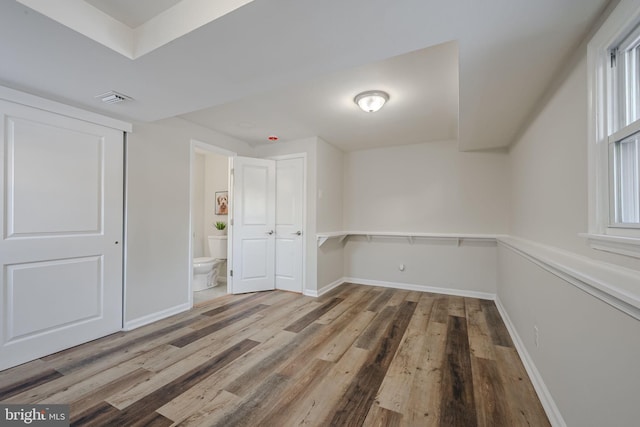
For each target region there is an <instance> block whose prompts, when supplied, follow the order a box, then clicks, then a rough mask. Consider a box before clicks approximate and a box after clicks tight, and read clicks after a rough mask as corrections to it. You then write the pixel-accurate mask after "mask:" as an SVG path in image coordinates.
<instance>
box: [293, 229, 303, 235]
mask: <svg viewBox="0 0 640 427" xmlns="http://www.w3.org/2000/svg"><path fill="white" fill-rule="evenodd" d="M291 234H295V235H296V236H302V231H300V230H298V231H296V232H295V233H291Z"/></svg>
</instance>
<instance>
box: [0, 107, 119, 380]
mask: <svg viewBox="0 0 640 427" xmlns="http://www.w3.org/2000/svg"><path fill="white" fill-rule="evenodd" d="M0 116H1V117H0V145H1V146H0V208H1V209H0V224H1V225H2V230H1V235H2V238H1V239H0V269H1V274H0V307H1V310H0V370H2V369H5V368H8V367H11V366H15V365H17V364H20V363H23V362H26V361H29V360H32V359H35V358H38V357H41V356H44V355H46V354H50V353H53V352H56V351H59V350H62V349H65V348H68V347H72V346H74V345H77V344H80V343H83V342H87V341H90V340H93V339H95V338H98V337H101V336H104V335H107V334H109V333H112V332H115V331H118V330H120V329H121V328H122V218H123V214H122V191H123V189H122V183H123V173H122V172H123V170H122V168H123V161H122V159H123V134H122V132H121V131H117V130H114V129H109V128H106V127H102V126H99V125H94V124H90V123H87V122H84V121H81V120H76V119H71V118H68V117H64V116H60V115H56V114H53V113H50V112H46V111H43V110H39V109H35V108H30V107H26V106H22V105H18V104H13V103H9V102H5V101H0Z"/></svg>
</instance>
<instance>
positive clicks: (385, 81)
mask: <svg viewBox="0 0 640 427" xmlns="http://www.w3.org/2000/svg"><path fill="white" fill-rule="evenodd" d="M371 89H378V90H383V91H385V92H387V93H388V94H389V95H390V99H389V101H388V102H387V104H386V105H385V106H384V107H383V108H382V110H380V111H379V112H377V113H365V112H363V111H362V110H360V109H359V108H358V106H357V105H356V104H355V102H354V101H353V98H354V96H355V95H357V94H358V93H360V92H363V91H365V90H371ZM182 117H183V118H185V119H187V120H190V121H193V122H195V123H198V124H201V125H203V126H209V127H212V128H214V129H216V130H219V131H221V132H223V133H226V134H228V135H231V136H234V137H236V138H239V139H242V140H244V141H246V142H248V143H250V144H252V145H257V144H261V143H262V144H266V143H269V142H268V139H267V137H268V136H269V135H272V134H275V135H277V136H278V137H280V140H281V141H291V140H295V139H300V138H304V137H308V136H312V135H314V136H320V137H321V138H322V139H324V140H326V141H331V143H333V144H334V145H336V146H338V147H340V148H342V149H343V150H345V151H350V150H358V149H364V148H372V147H380V146H390V145H399V144H415V143H419V142H431V141H443V140H452V139H455V138H456V137H457V132H458V49H457V45H456V43H455V42H449V43H445V44H441V45H438V46H434V47H429V48H426V49H421V50H418V51H415V52H411V53H407V54H404V55H400V56H397V57H394V58H390V59H386V60H383V61H378V62H375V63H372V64H367V65H363V66H360V67H356V68H352V69H349V70H346V71H338V72H335V73H330V74H328V75H325V76H322V77H319V78H316V79H312V80H311V81H308V82H304V83H300V84H294V85H290V86H286V87H284V88H281V89H277V90H273V91H269V92H266V93H261V94H258V95H254V96H251V97H248V98H244V99H242V100H239V101H235V102H230V103H228V104H224V105H220V106H216V107H211V108H208V109H204V110H200V111H196V112H193V113H189V114H185V115H183V116H182Z"/></svg>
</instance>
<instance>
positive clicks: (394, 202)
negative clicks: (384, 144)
mask: <svg viewBox="0 0 640 427" xmlns="http://www.w3.org/2000/svg"><path fill="white" fill-rule="evenodd" d="M344 175H345V189H344V219H345V227H346V228H347V229H349V230H363V231H369V230H374V231H411V232H416V231H421V232H425V233H504V232H506V230H507V228H508V219H509V213H508V207H509V203H508V189H509V186H508V182H507V179H506V177H507V155H506V153H461V152H459V151H458V145H457V144H456V143H455V142H454V141H443V142H431V143H425V144H417V145H406V146H400V147H392V148H379V149H373V150H365V151H355V152H351V153H347V154H346V155H345V172H344Z"/></svg>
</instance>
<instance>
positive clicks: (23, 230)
mask: <svg viewBox="0 0 640 427" xmlns="http://www.w3.org/2000/svg"><path fill="white" fill-rule="evenodd" d="M6 124H7V147H6V149H7V152H8V159H10V160H11V161H10V162H7V196H8V197H7V208H6V209H7V237H9V238H11V237H14V236H16V235H34V234H42V233H47V234H51V233H97V232H100V231H101V229H102V218H101V215H100V214H101V212H102V206H101V202H102V197H101V196H102V188H101V186H102V164H103V162H104V158H103V154H104V152H103V147H102V137H100V136H99V135H87V134H84V133H81V132H77V131H74V130H69V129H61V128H57V127H55V126H50V125H45V124H42V123H38V122H35V121H31V120H24V119H20V118H15V117H8V118H7V122H6ZM70 153H73V155H70ZM69 188H73V189H74V191H68V189H69Z"/></svg>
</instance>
